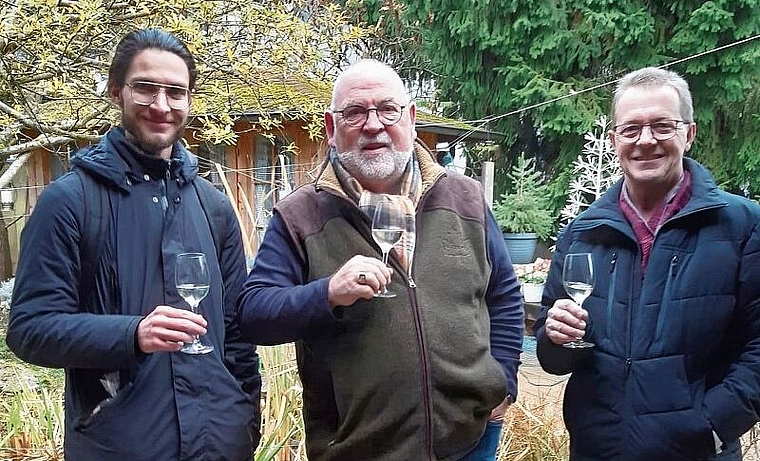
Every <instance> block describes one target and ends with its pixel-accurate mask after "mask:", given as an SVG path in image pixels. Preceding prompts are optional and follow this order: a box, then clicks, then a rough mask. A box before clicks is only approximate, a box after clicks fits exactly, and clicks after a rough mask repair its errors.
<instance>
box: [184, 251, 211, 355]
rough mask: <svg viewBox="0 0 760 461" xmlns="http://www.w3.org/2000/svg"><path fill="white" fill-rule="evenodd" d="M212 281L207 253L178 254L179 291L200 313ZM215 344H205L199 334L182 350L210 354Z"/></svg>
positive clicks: (188, 352) (193, 309)
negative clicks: (202, 301) (199, 308)
mask: <svg viewBox="0 0 760 461" xmlns="http://www.w3.org/2000/svg"><path fill="white" fill-rule="evenodd" d="M209 283H210V278H209V273H208V265H207V264H206V255H205V254H203V253H180V254H179V255H177V272H176V284H177V293H178V294H179V295H180V296H181V297H182V299H184V300H185V301H186V302H187V304H189V305H190V309H191V310H192V311H193V312H194V313H196V314H197V313H198V306H199V305H200V303H201V300H202V299H203V298H205V297H206V295H207V294H208V287H209ZM213 350H214V346H211V345H209V344H204V343H203V342H202V341H201V338H200V337H199V336H197V335H196V336H195V338H193V342H191V343H189V344H185V345H184V346H183V347H182V352H184V353H186V354H195V355H198V354H208V353H209V352H211V351H213Z"/></svg>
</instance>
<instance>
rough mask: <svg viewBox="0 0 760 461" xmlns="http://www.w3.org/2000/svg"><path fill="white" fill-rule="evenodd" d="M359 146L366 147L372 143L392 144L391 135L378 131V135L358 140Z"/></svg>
mask: <svg viewBox="0 0 760 461" xmlns="http://www.w3.org/2000/svg"><path fill="white" fill-rule="evenodd" d="M358 144H359V147H360V148H364V147H366V146H369V145H370V144H391V137H390V135H389V134H388V133H378V134H377V135H376V136H372V137H371V138H369V137H361V138H359V141H358Z"/></svg>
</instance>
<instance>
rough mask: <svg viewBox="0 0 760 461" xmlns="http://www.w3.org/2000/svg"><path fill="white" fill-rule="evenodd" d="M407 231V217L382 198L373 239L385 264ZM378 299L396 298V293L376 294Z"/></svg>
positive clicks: (377, 205)
mask: <svg viewBox="0 0 760 461" xmlns="http://www.w3.org/2000/svg"><path fill="white" fill-rule="evenodd" d="M405 229H406V216H405V215H404V212H403V210H402V209H401V208H398V207H394V206H392V204H391V201H390V199H389V198H388V197H386V196H382V198H381V199H380V200H378V202H377V204H376V205H375V214H374V216H373V217H372V238H373V239H375V243H377V245H378V246H379V247H380V251H382V252H383V264H385V265H386V266H387V265H388V254H389V253H390V252H391V250H392V249H393V246H394V245H396V244H397V243H398V241H399V240H401V236H402V235H404V230H405ZM375 297H376V298H395V297H396V293H393V292H390V291H388V287H384V288H383V291H380V292H377V293H375Z"/></svg>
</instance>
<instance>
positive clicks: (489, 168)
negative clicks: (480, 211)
mask: <svg viewBox="0 0 760 461" xmlns="http://www.w3.org/2000/svg"><path fill="white" fill-rule="evenodd" d="M493 165H494V164H493V162H483V170H482V171H481V173H480V181H481V183H482V184H483V194H484V195H485V198H486V203H488V206H489V207H493Z"/></svg>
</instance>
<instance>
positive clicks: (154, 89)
mask: <svg viewBox="0 0 760 461" xmlns="http://www.w3.org/2000/svg"><path fill="white" fill-rule="evenodd" d="M127 86H128V87H129V89H130V92H131V93H132V100H133V101H134V102H135V104H137V105H140V106H150V105H151V104H153V103H154V102H155V101H156V97H157V96H158V94H159V93H160V92H162V91H163V92H164V94H165V95H166V104H167V105H168V106H169V107H170V108H172V109H174V110H185V109H187V108H188V107H190V90H188V89H187V88H183V87H181V86H174V85H162V84H160V83H153V82H142V81H137V82H132V83H127Z"/></svg>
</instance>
